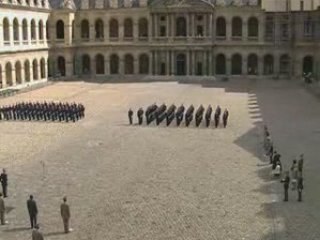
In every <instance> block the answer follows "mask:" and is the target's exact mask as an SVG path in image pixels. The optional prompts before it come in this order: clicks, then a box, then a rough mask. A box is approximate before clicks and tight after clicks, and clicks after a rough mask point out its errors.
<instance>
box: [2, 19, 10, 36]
mask: <svg viewBox="0 0 320 240" xmlns="http://www.w3.org/2000/svg"><path fill="white" fill-rule="evenodd" d="M2 27H3V41H4V42H9V41H10V25H9V20H8V18H5V19H3V22H2Z"/></svg>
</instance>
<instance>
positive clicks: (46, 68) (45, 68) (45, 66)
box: [23, 60, 73, 81]
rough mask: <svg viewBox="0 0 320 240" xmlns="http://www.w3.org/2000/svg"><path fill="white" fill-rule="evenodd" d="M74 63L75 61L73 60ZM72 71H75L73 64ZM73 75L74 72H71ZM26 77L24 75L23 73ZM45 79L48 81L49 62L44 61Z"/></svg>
mask: <svg viewBox="0 0 320 240" xmlns="http://www.w3.org/2000/svg"><path fill="white" fill-rule="evenodd" d="M72 61H73V60H72ZM72 70H73V64H72ZM72 75H73V72H71V76H72ZM23 76H24V73H23ZM44 78H45V79H46V80H48V60H45V61H44ZM23 81H24V80H23Z"/></svg>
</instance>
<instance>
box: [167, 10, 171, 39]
mask: <svg viewBox="0 0 320 240" xmlns="http://www.w3.org/2000/svg"><path fill="white" fill-rule="evenodd" d="M166 20H167V21H166V35H167V38H169V37H170V30H169V29H170V15H169V14H167V17H166Z"/></svg>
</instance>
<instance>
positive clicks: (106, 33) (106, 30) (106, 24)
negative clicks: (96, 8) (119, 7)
mask: <svg viewBox="0 0 320 240" xmlns="http://www.w3.org/2000/svg"><path fill="white" fill-rule="evenodd" d="M104 21H105V22H104V26H103V28H104V29H103V31H104V42H109V40H110V39H109V38H110V32H109V21H110V18H109V16H106V17H105V18H104Z"/></svg>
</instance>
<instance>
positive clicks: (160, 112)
mask: <svg viewBox="0 0 320 240" xmlns="http://www.w3.org/2000/svg"><path fill="white" fill-rule="evenodd" d="M166 110H167V106H166V105H165V104H164V103H163V104H162V105H161V106H160V107H158V108H157V111H156V112H155V118H156V123H157V125H159V124H160V123H161V122H162V121H163V119H165V117H166Z"/></svg>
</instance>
